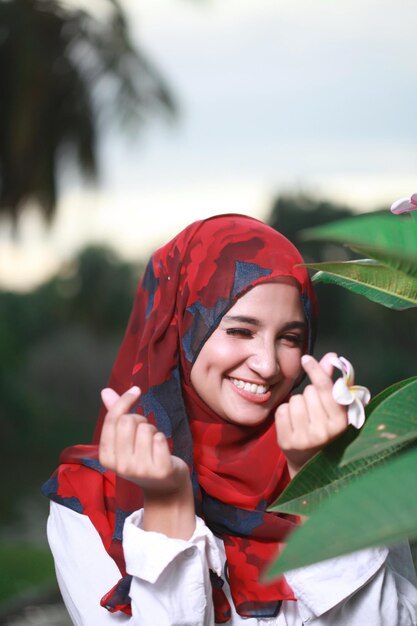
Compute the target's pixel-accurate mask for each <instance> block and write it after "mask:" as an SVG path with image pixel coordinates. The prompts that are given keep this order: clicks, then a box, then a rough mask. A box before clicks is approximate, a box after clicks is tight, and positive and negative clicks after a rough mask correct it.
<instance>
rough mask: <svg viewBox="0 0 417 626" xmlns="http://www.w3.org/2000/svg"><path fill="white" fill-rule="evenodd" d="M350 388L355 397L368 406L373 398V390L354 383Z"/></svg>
mask: <svg viewBox="0 0 417 626" xmlns="http://www.w3.org/2000/svg"><path fill="white" fill-rule="evenodd" d="M350 390H351V391H352V393H353V394H354V396H355V398H357V399H358V400H359V402H361V403H362V404H363V406H366V405H367V404H368V402H369V400H370V399H371V392H370V391H369V389H368V387H362V385H354V386H353V387H351V388H350Z"/></svg>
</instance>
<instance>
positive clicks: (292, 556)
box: [267, 447, 417, 579]
mask: <svg viewBox="0 0 417 626" xmlns="http://www.w3.org/2000/svg"><path fill="white" fill-rule="evenodd" d="M416 474H417V448H415V447H413V448H412V449H410V450H409V451H408V452H406V453H403V454H401V455H400V456H399V457H397V458H394V459H391V461H390V462H388V463H387V464H385V465H383V466H380V467H378V468H376V469H373V470H372V471H370V472H369V473H367V474H366V475H363V476H361V477H359V478H358V479H357V480H355V481H353V482H352V483H351V484H349V485H347V486H346V487H345V488H344V489H342V490H341V491H340V493H334V495H333V496H332V498H329V499H328V500H327V501H326V502H323V503H322V505H321V506H320V507H319V508H318V509H317V510H316V511H314V512H313V513H312V515H311V517H310V518H309V519H308V520H307V521H306V522H305V523H304V524H303V525H302V526H300V527H299V528H298V529H297V530H296V531H295V532H294V533H293V534H292V535H291V537H290V538H289V540H288V543H287V546H286V547H285V549H284V550H283V552H282V553H281V555H280V556H279V558H278V560H277V561H275V563H273V564H272V566H271V567H270V569H269V572H268V573H267V578H268V579H271V578H274V577H276V576H279V575H280V574H283V573H284V572H286V571H288V570H291V569H295V568H298V567H304V566H306V565H310V564H311V563H315V562H317V561H322V560H324V559H329V558H333V557H336V556H339V555H341V554H346V553H347V552H353V551H355V550H360V549H362V548H367V547H369V546H375V545H390V544H392V543H396V542H400V541H403V540H404V539H412V538H415V537H417V498H415V497H413V495H412V494H414V492H415V477H416Z"/></svg>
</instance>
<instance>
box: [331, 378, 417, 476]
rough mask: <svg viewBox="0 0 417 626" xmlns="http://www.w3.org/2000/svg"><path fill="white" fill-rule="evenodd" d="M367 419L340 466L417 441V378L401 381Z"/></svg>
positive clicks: (371, 409)
mask: <svg viewBox="0 0 417 626" xmlns="http://www.w3.org/2000/svg"><path fill="white" fill-rule="evenodd" d="M366 413H367V415H368V419H367V420H366V423H365V425H364V427H363V428H362V430H361V432H360V434H359V436H358V437H357V438H356V440H355V441H354V442H353V443H352V444H351V445H350V446H348V447H347V449H346V451H345V453H344V455H343V458H342V461H341V465H342V466H343V465H346V466H348V465H350V464H351V463H352V462H353V461H357V460H359V459H364V458H365V457H369V456H370V455H374V454H378V453H380V452H383V451H385V452H388V453H389V451H390V450H391V451H392V452H394V451H395V449H396V448H397V446H398V445H400V444H403V443H410V442H411V441H414V440H415V439H417V376H414V377H413V378H409V379H407V380H405V381H402V385H401V387H399V388H397V389H394V390H393V392H392V393H390V394H389V395H388V396H387V397H385V399H383V400H382V401H381V402H379V403H378V405H377V406H376V407H372V405H370V406H369V407H368V408H367V411H366Z"/></svg>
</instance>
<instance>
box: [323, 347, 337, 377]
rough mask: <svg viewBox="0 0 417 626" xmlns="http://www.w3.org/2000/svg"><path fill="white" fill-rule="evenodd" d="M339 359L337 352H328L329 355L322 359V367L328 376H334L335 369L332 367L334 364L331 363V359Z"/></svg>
mask: <svg viewBox="0 0 417 626" xmlns="http://www.w3.org/2000/svg"><path fill="white" fill-rule="evenodd" d="M332 358H333V359H335V358H336V359H337V354H336V352H327V354H325V355H324V356H323V357H322V358H321V359H320V362H319V363H320V365H321V367H322V368H323V369H324V371H325V372H326V374H327V375H328V376H330V377H331V376H332V375H333V370H334V367H333V365H332V363H331V362H330V361H331V359H332Z"/></svg>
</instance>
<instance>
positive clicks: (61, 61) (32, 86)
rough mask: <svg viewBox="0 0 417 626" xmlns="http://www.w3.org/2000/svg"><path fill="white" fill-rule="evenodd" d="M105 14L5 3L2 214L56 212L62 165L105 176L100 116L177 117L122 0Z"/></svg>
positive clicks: (133, 120) (109, 119) (34, 1)
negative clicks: (135, 40) (135, 41)
mask: <svg viewBox="0 0 417 626" xmlns="http://www.w3.org/2000/svg"><path fill="white" fill-rule="evenodd" d="M103 4H104V5H105V6H104V8H106V9H107V10H106V11H105V12H104V14H103V15H105V17H103V16H101V17H100V18H99V17H98V16H96V15H94V14H93V13H92V12H87V11H85V10H82V9H81V8H77V7H75V6H74V5H71V6H69V5H64V4H63V3H62V2H60V1H59V0H0V90H1V94H2V95H1V98H0V212H2V213H4V214H6V215H8V216H9V217H10V218H11V219H12V220H13V222H14V224H15V226H16V225H17V221H18V217H19V215H20V213H21V211H22V210H23V209H24V207H25V205H26V204H27V203H28V202H32V203H35V205H36V206H38V207H39V209H40V210H41V212H42V214H43V215H44V216H45V217H46V218H47V219H48V220H50V219H51V218H52V217H53V214H54V210H55V206H56V199H57V178H58V171H59V166H60V165H61V164H64V163H65V164H67V163H68V162H69V161H71V162H73V163H75V164H76V165H78V167H79V169H80V170H81V172H82V173H83V174H86V175H89V176H93V177H94V176H95V174H96V171H97V141H98V133H99V130H100V128H101V127H100V126H99V122H102V123H103V122H106V124H109V123H113V121H114V120H119V121H121V122H122V123H126V122H130V127H129V128H132V125H133V126H135V127H138V126H141V125H142V124H143V123H144V122H146V120H147V119H148V117H149V116H151V115H154V114H155V113H156V112H159V113H161V112H162V113H164V114H169V115H170V116H172V114H174V113H175V110H176V107H175V104H174V99H173V96H172V94H171V92H170V90H169V88H168V86H167V85H166V83H165V81H164V80H163V78H162V76H161V75H160V74H159V72H158V71H157V69H156V67H155V66H154V65H153V64H152V63H151V62H150V60H149V59H148V58H147V56H146V55H145V53H144V52H143V51H142V50H139V49H138V47H137V46H135V47H134V46H133V45H132V42H131V39H130V36H129V32H128V27H127V23H126V18H125V15H124V12H123V10H122V8H121V6H120V4H119V2H118V0H103Z"/></svg>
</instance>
